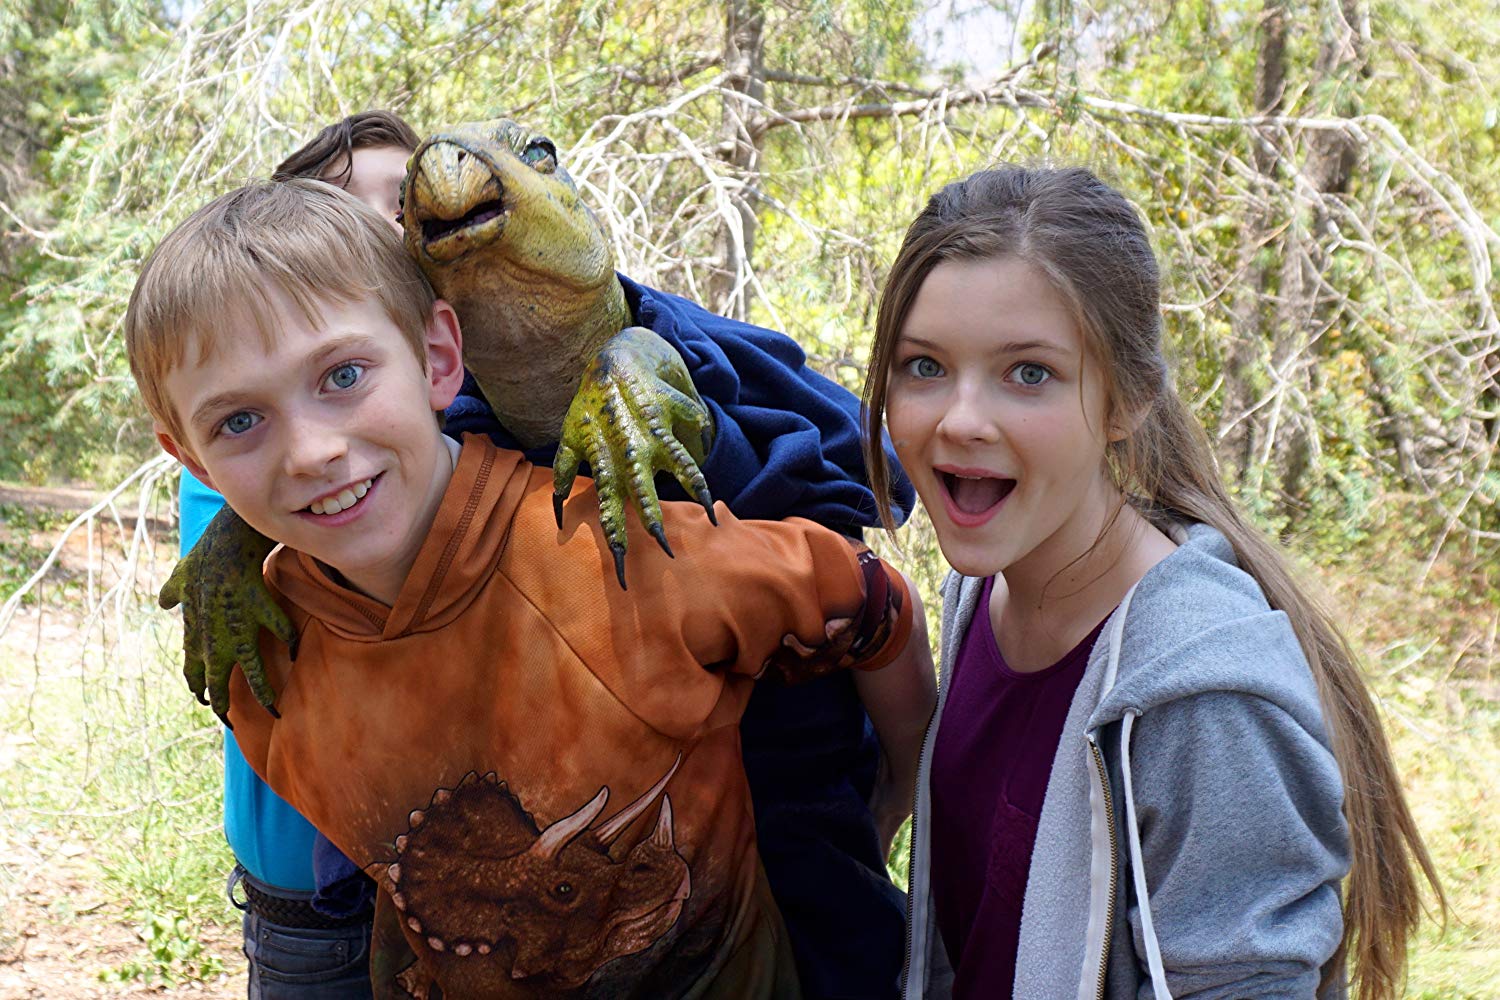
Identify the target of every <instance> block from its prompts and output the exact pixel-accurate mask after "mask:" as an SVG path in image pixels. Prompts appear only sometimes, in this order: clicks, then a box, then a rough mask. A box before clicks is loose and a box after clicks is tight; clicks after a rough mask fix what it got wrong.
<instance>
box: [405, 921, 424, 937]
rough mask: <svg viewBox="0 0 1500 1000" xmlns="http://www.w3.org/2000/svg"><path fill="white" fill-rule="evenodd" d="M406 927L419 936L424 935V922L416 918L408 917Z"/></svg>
mask: <svg viewBox="0 0 1500 1000" xmlns="http://www.w3.org/2000/svg"><path fill="white" fill-rule="evenodd" d="M406 926H408V927H410V928H411V929H412V930H413V931H414V932H416V933H418V934H420V933H422V921H420V920H418V919H417V918H416V917H407V918H406Z"/></svg>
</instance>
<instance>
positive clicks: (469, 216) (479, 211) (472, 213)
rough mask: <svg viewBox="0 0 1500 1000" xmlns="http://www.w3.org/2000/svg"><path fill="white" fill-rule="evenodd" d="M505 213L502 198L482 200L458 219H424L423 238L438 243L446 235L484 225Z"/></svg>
mask: <svg viewBox="0 0 1500 1000" xmlns="http://www.w3.org/2000/svg"><path fill="white" fill-rule="evenodd" d="M504 214H505V205H504V203H503V202H501V201H500V199H498V198H496V199H493V200H491V201H484V202H480V203H479V204H478V205H475V206H474V207H473V208H471V209H469V211H468V212H466V213H464V215H463V216H462V217H460V218H457V219H424V220H423V222H422V239H424V240H426V241H427V242H428V243H436V242H437V241H438V240H440V239H442V238H443V237H445V236H452V235H453V234H454V233H457V232H460V231H462V230H465V229H472V228H474V227H476V226H482V225H484V224H485V223H486V222H489V221H490V220H491V219H498V218H499V217H500V216H502V215H504Z"/></svg>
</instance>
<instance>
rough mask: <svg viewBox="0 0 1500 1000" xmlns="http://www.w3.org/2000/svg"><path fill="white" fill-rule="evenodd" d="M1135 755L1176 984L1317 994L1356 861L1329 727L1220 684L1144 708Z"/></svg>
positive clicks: (1201, 994) (1145, 986) (1149, 861)
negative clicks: (1324, 729) (1310, 725)
mask: <svg viewBox="0 0 1500 1000" xmlns="http://www.w3.org/2000/svg"><path fill="white" fill-rule="evenodd" d="M1130 756H1131V757H1133V758H1134V762H1133V767H1132V777H1133V782H1132V784H1133V792H1134V795H1133V798H1134V806H1135V813H1136V822H1137V831H1138V834H1139V838H1140V840H1139V845H1140V851H1141V857H1142V859H1143V862H1144V865H1143V867H1144V870H1145V876H1146V885H1147V893H1148V898H1149V901H1150V914H1151V918H1152V922H1153V924H1154V930H1155V937H1156V940H1157V942H1158V943H1159V947H1160V950H1161V961H1162V966H1163V970H1164V972H1165V975H1166V982H1167V986H1168V989H1169V990H1170V991H1171V994H1172V996H1173V997H1175V998H1177V1000H1185V998H1194V1000H1219V998H1224V1000H1229V998H1236V997H1246V996H1255V997H1285V998H1293V997H1296V998H1310V997H1313V996H1314V995H1315V993H1316V991H1317V988H1318V983H1319V980H1320V976H1321V969H1322V966H1323V964H1324V963H1325V962H1327V961H1328V959H1329V958H1330V957H1331V956H1332V955H1333V953H1334V951H1335V950H1336V949H1337V947H1338V944H1339V940H1340V938H1341V937H1342V934H1343V918H1342V911H1341V904H1340V897H1339V883H1340V880H1341V879H1342V878H1343V876H1344V875H1345V874H1346V873H1347V872H1348V870H1349V835H1348V828H1347V825H1346V824H1345V821H1344V817H1343V813H1342V805H1343V782H1342V779H1341V777H1340V774H1339V769H1338V765H1337V763H1336V761H1335V760H1334V757H1333V754H1332V752H1331V751H1330V750H1329V748H1328V747H1327V746H1326V745H1325V744H1324V742H1323V740H1322V739H1321V737H1320V735H1315V734H1313V733H1310V732H1308V730H1307V729H1306V728H1305V727H1304V726H1302V725H1300V724H1299V723H1298V722H1296V721H1295V720H1294V719H1293V718H1292V716H1291V715H1289V714H1288V713H1287V712H1286V711H1285V710H1283V709H1282V708H1281V707H1279V706H1277V705H1276V704H1275V703H1273V702H1271V701H1269V700H1266V699H1264V698H1260V697H1256V696H1253V695H1248V694H1243V693H1237V692H1228V691H1212V692H1207V693H1202V694H1196V695H1191V696H1188V697H1184V698H1180V699H1177V700H1174V701H1170V702H1167V703H1165V704H1162V705H1159V706H1156V707H1154V708H1151V709H1150V710H1149V711H1147V712H1145V713H1144V714H1143V715H1141V716H1139V718H1138V719H1137V723H1136V726H1135V731H1134V734H1133V736H1132V737H1131V745H1130ZM1115 763H1116V764H1117V766H1118V764H1119V763H1120V762H1119V761H1116V762H1115ZM1116 787H1117V788H1122V787H1124V786H1123V783H1121V782H1116ZM1118 812H1119V813H1120V816H1119V819H1120V821H1121V822H1122V823H1123V822H1126V821H1127V820H1126V809H1125V808H1123V807H1122V808H1120V809H1119V810H1118ZM1122 829H1124V827H1123V826H1122ZM1120 855H1121V864H1122V878H1125V880H1126V883H1127V886H1128V888H1127V890H1126V891H1127V897H1126V898H1127V899H1128V900H1129V905H1128V907H1127V911H1126V916H1127V919H1128V920H1129V924H1130V933H1131V935H1132V938H1133V940H1134V944H1135V948H1134V953H1135V956H1136V958H1135V961H1137V963H1138V964H1139V966H1140V968H1139V973H1138V974H1139V976H1140V982H1141V986H1140V993H1139V995H1140V997H1141V998H1142V1000H1144V998H1146V997H1149V996H1152V995H1153V991H1152V987H1151V976H1150V972H1149V970H1148V968H1147V960H1146V955H1147V947H1146V941H1145V933H1144V923H1143V920H1142V912H1141V906H1140V905H1139V900H1138V898H1137V896H1136V892H1135V884H1136V883H1135V873H1134V872H1133V871H1125V870H1123V869H1128V868H1129V861H1130V851H1129V848H1128V846H1127V843H1122V844H1121V847H1120Z"/></svg>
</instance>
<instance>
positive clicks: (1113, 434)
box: [1109, 403, 1151, 444]
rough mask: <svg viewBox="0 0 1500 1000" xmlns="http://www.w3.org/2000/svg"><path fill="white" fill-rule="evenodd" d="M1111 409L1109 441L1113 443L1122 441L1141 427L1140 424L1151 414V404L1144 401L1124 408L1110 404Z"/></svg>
mask: <svg viewBox="0 0 1500 1000" xmlns="http://www.w3.org/2000/svg"><path fill="white" fill-rule="evenodd" d="M1110 410H1111V411H1112V412H1111V413H1110V415H1109V443H1110V444H1115V443H1117V442H1120V441H1124V440H1125V439H1126V438H1128V437H1130V436H1131V435H1133V434H1134V433H1135V432H1136V431H1138V430H1140V429H1141V424H1143V423H1145V422H1146V418H1147V417H1149V416H1150V415H1151V404H1150V403H1145V404H1142V405H1140V406H1136V407H1133V408H1131V409H1126V408H1125V407H1123V406H1115V405H1111V406H1110Z"/></svg>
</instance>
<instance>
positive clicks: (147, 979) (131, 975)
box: [99, 898, 224, 985]
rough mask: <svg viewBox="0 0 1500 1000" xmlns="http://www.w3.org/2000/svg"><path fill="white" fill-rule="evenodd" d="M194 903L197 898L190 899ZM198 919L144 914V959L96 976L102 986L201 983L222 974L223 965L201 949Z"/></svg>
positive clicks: (187, 916)
mask: <svg viewBox="0 0 1500 1000" xmlns="http://www.w3.org/2000/svg"><path fill="white" fill-rule="evenodd" d="M190 902H196V898H193V899H190ZM200 924H201V918H197V917H196V915H195V916H189V915H188V914H185V913H167V914H161V913H147V914H145V916H144V922H143V923H142V925H141V927H140V930H139V931H138V933H139V935H140V938H141V940H142V941H143V942H145V944H146V952H147V954H146V956H145V957H143V958H139V959H132V960H131V961H129V962H126V963H125V964H123V965H121V966H120V967H119V968H117V969H108V970H105V971H102V972H100V973H99V978H100V979H101V980H102V981H104V982H107V983H109V982H114V983H126V982H135V981H139V982H144V983H147V984H148V985H149V984H151V983H158V982H159V983H163V984H166V985H174V984H176V983H181V982H202V981H203V980H205V979H212V978H214V977H217V976H218V975H219V974H221V973H222V972H223V971H224V963H223V961H222V960H221V959H220V958H219V957H218V956H217V955H214V954H212V953H210V952H208V951H207V950H205V949H204V947H203V942H202V941H200V940H198V937H197V932H198V927H199V926H200Z"/></svg>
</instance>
